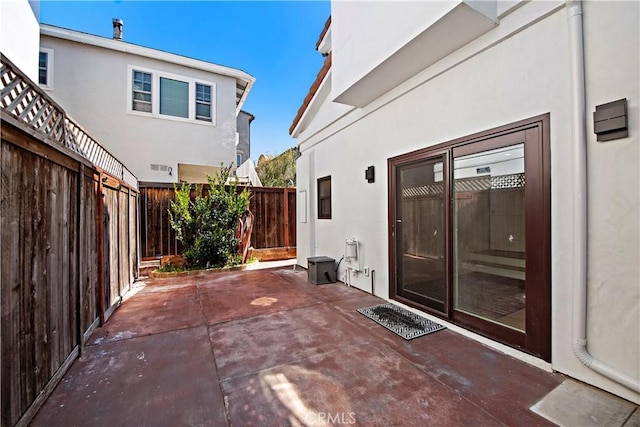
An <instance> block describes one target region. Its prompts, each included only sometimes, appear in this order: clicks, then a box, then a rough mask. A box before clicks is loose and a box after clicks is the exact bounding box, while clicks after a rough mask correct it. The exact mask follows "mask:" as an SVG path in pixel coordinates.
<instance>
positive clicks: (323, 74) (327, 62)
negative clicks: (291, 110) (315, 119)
mask: <svg viewBox="0 0 640 427" xmlns="http://www.w3.org/2000/svg"><path fill="white" fill-rule="evenodd" d="M329 70H331V53H329V55H327V57H326V58H325V59H324V63H323V64H322V68H321V69H320V71H319V72H318V75H317V76H316V79H315V80H314V82H313V83H312V84H311V87H310V88H309V92H307V96H305V97H304V100H303V101H302V105H301V106H300V108H299V109H298V113H297V114H296V116H295V118H294V119H293V122H292V123H291V127H289V135H291V136H293V137H294V138H295V137H297V135H298V133H299V129H298V128H299V125H300V123H301V120H302V117H303V116H304V115H305V114H306V113H307V110H308V108H309V105H310V104H311V102H312V100H313V99H314V98H315V96H316V94H317V93H318V90H319V89H320V86H321V85H322V83H323V82H324V81H325V79H326V78H327V77H329V78H330V77H331V75H330V74H329Z"/></svg>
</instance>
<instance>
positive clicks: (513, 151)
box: [453, 144, 526, 332]
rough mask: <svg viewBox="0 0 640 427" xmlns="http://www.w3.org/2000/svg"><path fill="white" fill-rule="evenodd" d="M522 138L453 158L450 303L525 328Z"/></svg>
mask: <svg viewBox="0 0 640 427" xmlns="http://www.w3.org/2000/svg"><path fill="white" fill-rule="evenodd" d="M524 172H525V162H524V144H517V145H512V146H508V147H501V148H497V149H493V150H487V151H482V152H478V153H473V154H469V155H465V156H461V157H457V158H454V160H453V180H454V183H453V191H454V229H453V233H454V236H453V238H454V246H453V248H454V264H453V273H454V279H453V308H454V309H455V310H456V311H458V312H463V313H465V314H468V315H471V316H475V317H477V318H480V319H482V320H485V321H489V322H493V323H497V324H499V325H501V326H506V327H508V328H512V329H515V330H517V331H521V332H526V326H525V325H526V310H525V276H526V269H525V267H526V265H525V259H526V256H525V255H526V253H525V173H524Z"/></svg>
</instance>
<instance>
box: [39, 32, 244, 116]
mask: <svg viewBox="0 0 640 427" xmlns="http://www.w3.org/2000/svg"><path fill="white" fill-rule="evenodd" d="M40 34H41V35H44V36H49V37H55V38H59V39H63V40H69V41H73V42H76V43H82V44H86V45H91V46H96V47H101V48H104V49H111V50H114V51H117V52H123V53H128V54H131V55H138V56H141V57H145V58H151V59H156V60H159V61H164V62H169V63H173V64H177V65H182V66H185V67H189V68H194V69H196V70H202V71H206V72H209V73H215V74H219V75H222V76H227V77H232V78H234V79H236V80H240V81H243V82H245V83H247V87H246V89H245V91H244V94H243V95H242V97H241V98H240V102H238V107H237V109H238V111H240V107H241V106H242V104H243V103H244V100H245V99H246V97H247V94H248V93H249V90H250V89H251V87H252V86H253V83H254V82H255V80H256V79H255V77H253V76H252V75H250V74H248V73H245V72H244V71H242V70H238V69H237V68H231V67H225V66H224V65H218V64H213V63H211V62H206V61H201V60H199V59H193V58H188V57H186V56H181V55H176V54H174V53H169V52H164V51H162V50H157V49H151V48H148V47H144V46H138V45H135V44H131V43H127V42H125V41H121V40H112V39H108V38H105V37H100V36H94V35H93V34H87V33H81V32H79V31H73V30H69V29H66V28H60V27H55V26H52V25H47V24H40Z"/></svg>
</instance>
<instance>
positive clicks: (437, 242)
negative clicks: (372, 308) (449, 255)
mask: <svg viewBox="0 0 640 427" xmlns="http://www.w3.org/2000/svg"><path fill="white" fill-rule="evenodd" d="M443 174H444V157H442V156H440V157H434V158H431V159H425V160H422V161H419V162H414V163H410V164H407V165H403V166H400V167H398V168H397V169H396V182H397V186H398V187H397V191H396V215H395V232H396V236H397V238H396V244H395V252H396V254H397V265H396V268H397V274H398V287H397V292H398V295H401V296H403V297H405V298H408V299H411V300H413V301H416V302H419V303H420V304H422V305H424V306H426V307H430V308H432V309H433V310H436V311H438V312H441V313H446V312H447V308H446V307H447V304H446V302H447V299H448V298H447V285H446V281H447V271H446V270H447V269H446V258H445V253H446V247H445V242H446V239H445V234H446V221H445V215H446V212H445V206H446V200H447V197H446V194H445V189H444V181H443Z"/></svg>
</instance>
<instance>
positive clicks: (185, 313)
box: [32, 267, 564, 426]
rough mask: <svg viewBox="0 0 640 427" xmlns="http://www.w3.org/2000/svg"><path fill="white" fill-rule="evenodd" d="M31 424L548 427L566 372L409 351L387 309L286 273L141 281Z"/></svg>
mask: <svg viewBox="0 0 640 427" xmlns="http://www.w3.org/2000/svg"><path fill="white" fill-rule="evenodd" d="M139 285H140V286H138V287H137V288H136V289H135V291H134V293H133V294H132V295H131V296H129V297H128V298H126V299H125V302H124V303H123V304H122V306H121V307H120V308H119V309H118V310H116V312H115V313H114V314H113V316H112V317H111V319H110V320H109V321H108V322H107V323H106V324H105V325H104V327H102V328H98V329H97V330H96V331H95V332H94V334H93V335H92V337H91V338H90V340H89V344H88V345H87V346H86V347H85V350H84V354H83V355H82V357H81V358H80V359H79V360H77V361H76V362H75V363H74V364H73V366H72V367H71V369H70V370H69V372H68V373H67V374H66V376H65V377H64V379H63V380H62V381H61V382H60V384H59V385H58V386H57V388H56V389H55V391H54V392H53V394H52V396H51V397H50V398H49V399H48V400H47V402H46V403H45V405H44V406H43V407H42V409H41V410H40V412H39V413H38V414H37V416H36V418H35V419H34V420H33V423H32V425H34V426H74V425H75V426H89V425H131V426H178V425H198V426H200V425H203V426H205V425H206V426H227V425H232V426H252V425H254V426H272V425H273V426H281V425H284V426H287V425H291V426H320V425H331V424H334V425H340V424H349V425H366V426H392V425H393V426H427V425H430V426H440V425H465V426H467V425H473V426H483V425H490V426H495V425H527V426H531V425H551V423H550V422H549V421H547V420H546V419H545V418H542V417H541V416H539V415H537V414H535V413H534V412H532V411H530V410H529V407H530V406H531V405H533V404H535V403H536V402H537V401H538V400H540V399H541V398H542V397H544V396H545V395H546V394H547V393H549V392H550V391H551V390H553V389H554V388H555V387H556V386H558V385H559V384H560V383H561V382H562V381H563V380H564V376H562V375H559V374H554V373H548V372H545V371H543V370H540V369H538V368H535V367H532V366H530V365H527V364H525V363H523V362H520V361H518V360H515V359H513V358H511V357H509V356H506V355H504V354H502V353H499V352H496V351H494V350H492V349H490V348H488V347H486V346H484V345H482V344H480V343H478V342H476V341H473V340H471V339H468V338H466V337H463V336H461V335H459V334H457V333H455V332H452V331H450V330H443V331H440V332H436V333H433V334H431V335H427V336H424V337H421V338H417V339H414V340H412V341H405V340H404V339H402V338H400V337H398V336H396V335H395V334H393V333H392V332H390V331H388V330H386V329H384V328H382V327H381V326H379V325H377V324H376V323H374V322H373V321H371V320H369V319H367V318H366V317H364V316H362V315H361V314H359V313H357V312H356V311H355V309H356V308H360V307H367V306H371V305H374V304H378V303H381V302H383V300H381V299H379V298H376V297H373V296H371V295H369V294H367V293H364V292H362V291H359V290H357V289H354V288H350V287H347V286H345V285H343V284H341V283H337V284H329V285H321V286H314V285H310V284H309V283H308V282H307V280H306V271H304V270H298V271H294V270H293V269H292V268H291V267H288V268H284V267H283V268H279V269H271V270H255V271H238V272H227V273H216V274H206V275H200V276H189V277H184V278H180V277H178V278H171V279H150V280H146V281H145V282H143V283H139Z"/></svg>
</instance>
